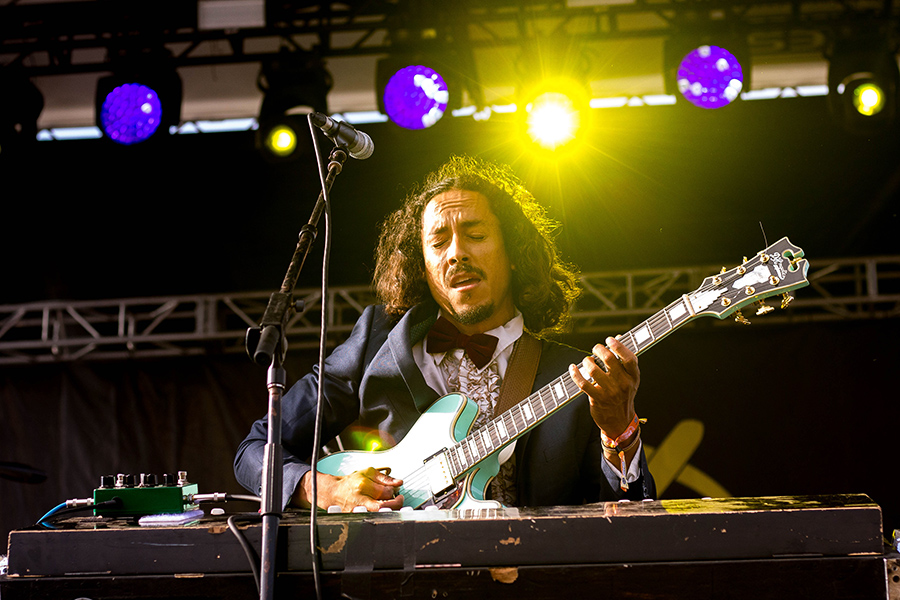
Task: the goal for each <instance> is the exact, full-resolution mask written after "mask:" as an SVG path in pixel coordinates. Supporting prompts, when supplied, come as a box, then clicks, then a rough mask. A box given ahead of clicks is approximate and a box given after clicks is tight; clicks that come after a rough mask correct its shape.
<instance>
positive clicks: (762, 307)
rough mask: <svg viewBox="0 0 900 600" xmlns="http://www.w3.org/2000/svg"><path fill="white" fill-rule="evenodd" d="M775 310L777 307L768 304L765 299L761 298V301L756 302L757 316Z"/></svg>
mask: <svg viewBox="0 0 900 600" xmlns="http://www.w3.org/2000/svg"><path fill="white" fill-rule="evenodd" d="M773 310H775V309H774V308H773V307H771V306H769V305H768V304H766V303H765V301H764V300H760V301H759V302H757V303H756V316H758V317H759V316H762V315H765V314H768V313H770V312H772V311H773Z"/></svg>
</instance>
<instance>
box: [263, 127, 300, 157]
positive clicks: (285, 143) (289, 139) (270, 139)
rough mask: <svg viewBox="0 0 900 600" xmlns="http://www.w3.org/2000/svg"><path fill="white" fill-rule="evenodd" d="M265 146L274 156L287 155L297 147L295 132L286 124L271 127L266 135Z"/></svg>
mask: <svg viewBox="0 0 900 600" xmlns="http://www.w3.org/2000/svg"><path fill="white" fill-rule="evenodd" d="M266 148H268V149H269V151H270V152H272V153H273V154H275V155H276V156H281V157H284V156H289V155H290V154H291V153H292V152H293V151H294V150H295V149H296V148H297V134H296V132H295V131H294V130H293V129H292V128H291V127H288V126H287V125H278V126H276V127H273V128H272V130H271V131H270V132H269V134H268V135H267V136H266Z"/></svg>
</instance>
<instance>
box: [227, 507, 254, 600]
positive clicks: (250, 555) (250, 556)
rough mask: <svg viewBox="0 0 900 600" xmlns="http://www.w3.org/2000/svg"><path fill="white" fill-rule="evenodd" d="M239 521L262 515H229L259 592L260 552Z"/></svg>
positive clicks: (229, 520) (229, 525)
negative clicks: (238, 523) (239, 525)
mask: <svg viewBox="0 0 900 600" xmlns="http://www.w3.org/2000/svg"><path fill="white" fill-rule="evenodd" d="M257 500H258V498H257ZM237 521H251V522H252V521H262V515H260V514H256V513H248V514H244V515H231V516H230V517H228V529H229V530H230V531H231V533H233V534H234V537H236V538H237V541H238V543H239V544H240V545H241V548H243V549H244V554H245V555H246V556H247V561H248V562H249V563H250V572H251V573H252V574H253V582H254V583H255V584H256V593H257V594H259V592H260V591H259V553H258V552H257V551H256V550H255V549H254V548H253V546H251V545H250V540H248V539H247V536H245V535H244V532H243V531H241V530H240V529H239V528H238V526H237V523H236V522H237Z"/></svg>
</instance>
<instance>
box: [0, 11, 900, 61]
mask: <svg viewBox="0 0 900 600" xmlns="http://www.w3.org/2000/svg"><path fill="white" fill-rule="evenodd" d="M265 10H266V26H265V27H251V28H240V29H229V30H205V29H200V28H199V24H198V17H197V11H198V1H197V0H157V1H156V2H151V3H139V2H122V1H121V0H96V1H94V2H57V3H50V4H45V3H37V4H18V3H17V2H16V0H7V1H6V4H4V5H0V65H17V66H20V67H22V68H23V71H25V72H26V74H27V75H28V76H46V75H59V74H70V73H86V72H99V71H108V70H111V65H110V62H109V61H110V60H111V59H113V58H114V57H115V56H116V55H117V54H119V53H121V52H124V51H127V50H135V49H137V50H141V49H144V50H146V49H149V48H158V47H159V46H160V45H165V46H166V47H167V48H168V49H169V50H170V51H172V52H173V54H174V60H173V62H174V66H177V67H182V66H198V65H212V64H229V63H242V62H257V61H260V60H263V59H264V58H265V57H267V56H271V55H272V54H274V53H275V52H277V51H278V48H279V46H280V45H287V46H293V47H297V48H303V49H306V50H310V49H314V50H315V51H316V52H317V53H318V54H319V55H320V56H321V57H323V58H328V57H338V56H362V55H376V54H385V53H389V52H391V51H392V50H397V49H399V48H400V47H402V46H404V44H405V45H406V46H409V45H415V46H416V48H421V47H422V46H423V45H427V44H429V43H431V44H434V45H437V46H440V47H443V48H446V46H447V44H453V45H455V46H457V47H459V48H460V52H471V49H472V48H476V47H487V46H509V45H523V44H525V43H529V42H532V41H534V40H535V39H539V38H545V37H548V36H552V35H554V34H561V35H565V36H566V37H567V38H569V39H582V40H588V39H590V40H598V39H601V40H602V39H617V38H659V37H666V36H670V35H672V34H675V33H678V32H679V31H694V30H698V29H699V30H702V29H703V28H708V27H713V28H726V29H729V30H733V31H735V32H739V33H741V34H743V35H746V36H747V39H748V43H749V45H750V50H751V52H752V53H753V54H754V55H773V54H797V53H809V52H815V53H822V52H823V51H825V50H826V49H827V48H828V44H829V42H830V40H831V39H832V37H833V36H834V34H835V32H837V31H838V30H846V29H847V28H848V27H856V28H857V29H860V28H862V30H864V31H866V32H868V33H871V32H872V31H873V24H875V23H878V24H879V26H880V27H881V28H882V29H884V30H885V31H883V32H882V33H883V34H884V35H885V36H886V37H889V38H894V37H895V36H896V34H897V31H896V29H897V23H898V17H900V7H898V6H894V3H892V2H885V1H884V0H753V1H746V0H745V1H734V0H633V1H632V2H626V3H592V2H589V1H584V2H574V1H570V2H560V1H557V2H553V1H550V2H533V1H524V2H523V1H520V0H515V1H513V0H487V1H483V2H452V3H448V2H437V1H436V0H344V1H343V2H320V3H317V4H313V5H310V3H307V2H287V1H285V2H272V1H270V2H266V9H265ZM270 41H274V42H275V43H274V44H273V43H267V42H270ZM469 58H471V56H470V57H469Z"/></svg>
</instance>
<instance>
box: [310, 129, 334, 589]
mask: <svg viewBox="0 0 900 600" xmlns="http://www.w3.org/2000/svg"><path fill="white" fill-rule="evenodd" d="M308 121H309V130H310V134H311V135H312V137H313V146H314V148H315V152H316V162H317V164H318V167H319V180H320V183H321V185H322V198H323V201H324V203H325V211H324V212H325V242H324V250H323V255H322V309H321V311H320V314H321V318H320V319H319V340H320V341H319V379H318V386H317V392H316V396H317V397H316V422H315V427H314V428H313V448H312V457H311V459H310V462H311V463H312V471H311V473H312V482H311V488H312V490H311V491H312V498H310V510H309V551H310V555H311V556H312V571H313V583H314V585H315V589H316V598H317V600H322V582H321V577H322V576H321V574H320V572H319V552H318V546H319V543H318V539H317V537H318V527H317V517H318V512H319V511H318V501H319V486H318V477H317V471H316V464H317V463H318V462H319V450H320V447H321V437H322V405H323V403H324V388H323V386H324V381H325V351H326V345H327V344H326V340H327V339H328V338H327V335H328V318H327V315H328V306H327V304H328V267H329V264H330V262H331V194H330V192H329V189H328V185H326V183H325V175H324V170H323V169H322V160H321V154H320V152H319V145H318V143H317V138H316V135H315V130H314V129H313V123H312V119H311V118H308ZM330 167H331V165H330V164H329V168H330Z"/></svg>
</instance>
